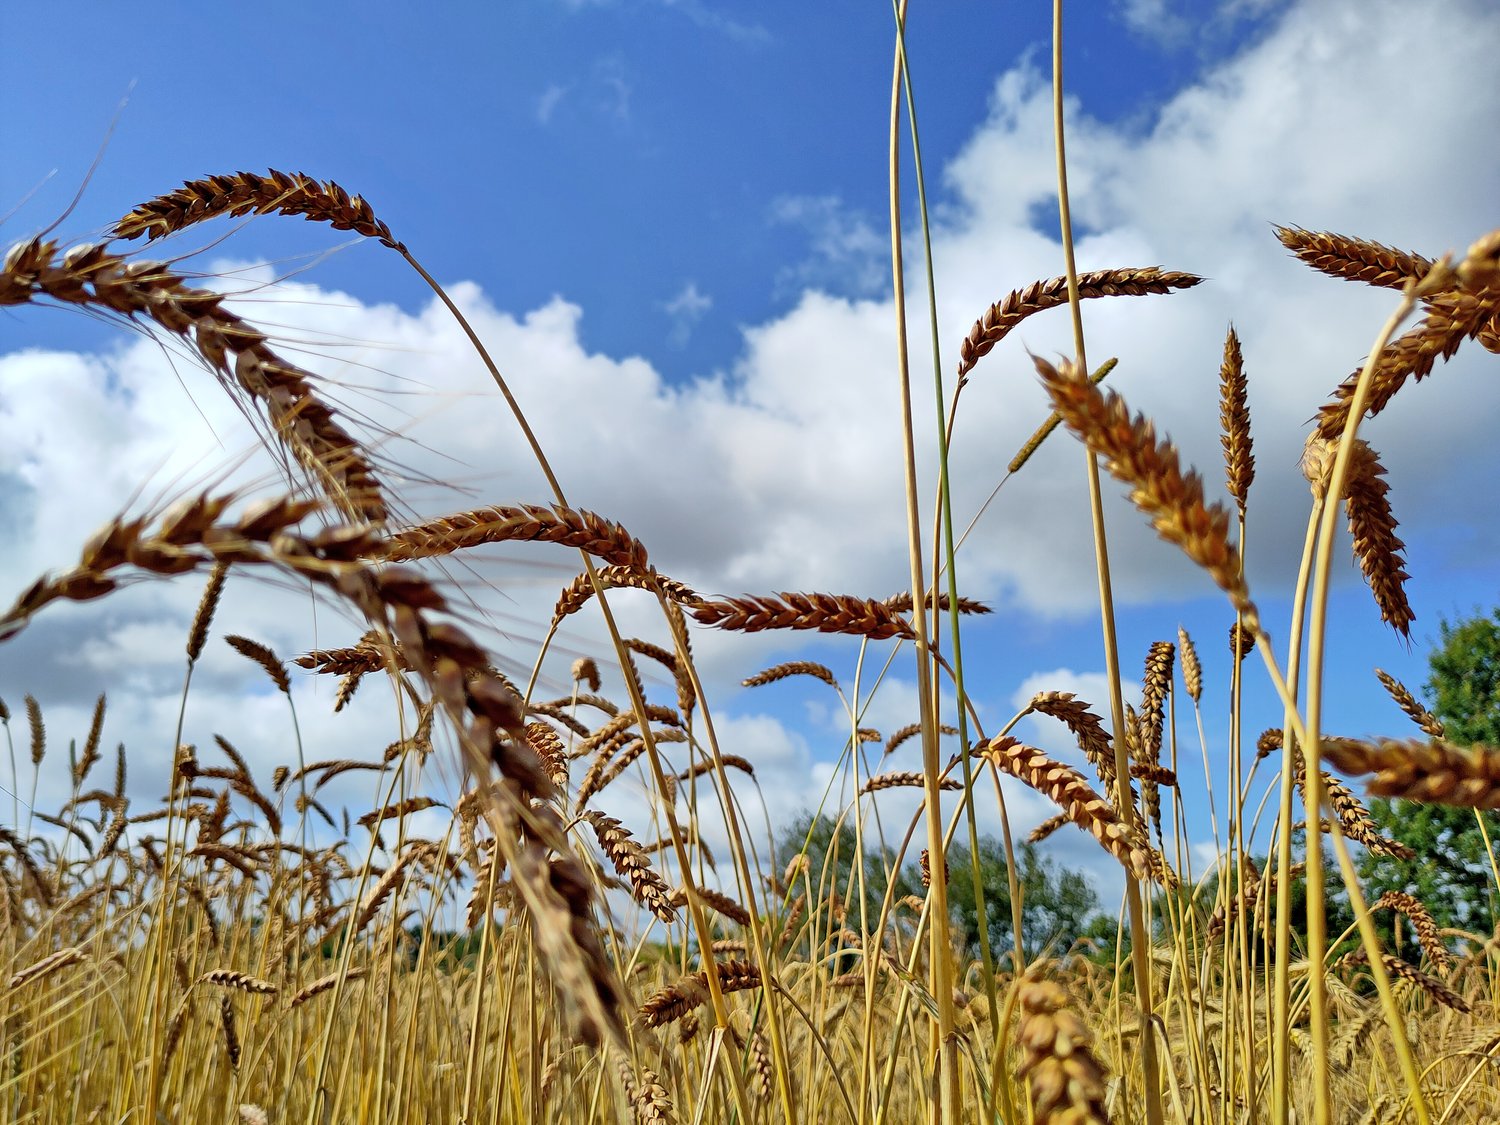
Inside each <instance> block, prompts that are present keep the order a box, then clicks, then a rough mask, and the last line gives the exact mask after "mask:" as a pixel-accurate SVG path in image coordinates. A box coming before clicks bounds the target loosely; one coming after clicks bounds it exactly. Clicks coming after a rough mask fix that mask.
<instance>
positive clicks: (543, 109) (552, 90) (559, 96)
mask: <svg viewBox="0 0 1500 1125" xmlns="http://www.w3.org/2000/svg"><path fill="white" fill-rule="evenodd" d="M570 89H572V87H570V86H565V85H562V84H560V83H557V82H552V83H549V84H548V86H547V88H546V89H545V90H543V91H542V93H541V96H540V97H538V98H537V100H536V119H537V122H538V123H539V124H542V125H547V124H549V123H550V122H551V121H552V115H553V114H554V113H555V112H557V107H558V106H559V105H560V104H562V100H563V98H565V97H567V95H568V91H569V90H570Z"/></svg>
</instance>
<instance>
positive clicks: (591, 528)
mask: <svg viewBox="0 0 1500 1125" xmlns="http://www.w3.org/2000/svg"><path fill="white" fill-rule="evenodd" d="M518 542H527V543H559V544H562V545H563V546H565V547H576V548H578V549H579V550H582V551H587V552H588V553H589V554H591V555H593V556H594V557H596V558H599V559H602V560H604V561H605V562H607V563H611V564H613V565H615V566H621V567H625V568H627V569H629V570H632V571H639V572H646V571H647V570H648V569H649V566H650V564H649V562H648V560H647V558H646V548H645V547H644V546H642V545H641V542H640V541H639V540H638V539H636V538H635V537H634V536H632V535H631V534H630V533H629V532H628V531H626V530H625V529H624V528H623V527H621V526H620V525H619V524H617V523H615V522H613V521H612V520H607V519H604V518H603V517H601V516H597V515H595V514H594V513H593V512H577V511H574V510H573V509H571V508H564V507H561V506H554V507H551V508H548V507H543V506H542V505H540V504H522V505H497V506H494V507H490V508H476V509H474V510H472V511H467V512H458V513H455V514H454V515H451V516H442V517H440V518H438V519H433V520H428V521H427V522H425V523H421V524H417V525H416V526H415V527H409V528H405V529H403V530H401V531H397V532H395V533H394V534H392V535H391V537H390V538H389V539H388V540H387V541H386V543H385V544H384V545H383V546H382V547H381V549H380V551H379V555H380V557H381V558H384V559H388V560H390V561H392V562H404V561H408V560H411V559H425V558H432V557H435V556H441V555H449V554H452V553H453V552H454V551H461V550H466V549H468V548H470V547H478V546H481V545H483V544H485V543H518Z"/></svg>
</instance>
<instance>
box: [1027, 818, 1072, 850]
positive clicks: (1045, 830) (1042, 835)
mask: <svg viewBox="0 0 1500 1125" xmlns="http://www.w3.org/2000/svg"><path fill="white" fill-rule="evenodd" d="M1071 823H1072V820H1071V819H1070V818H1069V817H1068V814H1067V813H1065V812H1060V813H1057V814H1055V815H1053V816H1049V817H1048V818H1047V819H1046V820H1044V821H1042V823H1040V824H1038V825H1037V826H1036V827H1035V828H1033V829H1032V830H1031V831H1030V832H1028V833H1027V834H1026V842H1027V843H1028V844H1040V843H1041V842H1042V841H1043V840H1045V839H1046V838H1047V837H1048V836H1050V835H1052V833H1054V832H1056V831H1057V830H1058V829H1059V828H1061V827H1062V826H1063V825H1064V824H1071Z"/></svg>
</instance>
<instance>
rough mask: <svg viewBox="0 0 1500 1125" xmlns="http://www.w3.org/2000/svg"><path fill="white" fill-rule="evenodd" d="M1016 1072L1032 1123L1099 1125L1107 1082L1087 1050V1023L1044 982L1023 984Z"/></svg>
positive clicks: (1058, 989) (1053, 986)
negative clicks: (1025, 1089) (1031, 1108)
mask: <svg viewBox="0 0 1500 1125" xmlns="http://www.w3.org/2000/svg"><path fill="white" fill-rule="evenodd" d="M1016 987H1017V988H1019V989H1020V990H1021V994H1020V1001H1021V1005H1020V1006H1021V1027H1020V1031H1019V1032H1018V1036H1017V1040H1018V1043H1019V1044H1020V1047H1021V1052H1022V1057H1021V1065H1020V1067H1019V1068H1018V1070H1019V1072H1020V1073H1021V1074H1022V1075H1024V1076H1025V1077H1026V1078H1027V1080H1028V1083H1029V1085H1030V1087H1031V1097H1032V1101H1033V1102H1034V1104H1035V1106H1036V1119H1037V1121H1068V1122H1075V1123H1077V1125H1085V1123H1086V1122H1088V1123H1093V1125H1104V1123H1106V1122H1108V1121H1109V1114H1108V1113H1107V1112H1106V1111H1105V1108H1104V1088H1105V1084H1106V1081H1107V1078H1108V1075H1107V1074H1106V1073H1105V1070H1104V1067H1103V1066H1101V1065H1100V1063H1099V1060H1098V1059H1097V1058H1096V1057H1095V1056H1094V1052H1093V1036H1092V1035H1091V1034H1090V1033H1089V1029H1088V1025H1086V1024H1085V1023H1084V1022H1083V1021H1082V1020H1081V1019H1079V1018H1078V1016H1077V1015H1075V1014H1074V1013H1073V1012H1072V1011H1070V1010H1069V1008H1068V994H1067V992H1066V991H1064V990H1063V988H1062V986H1060V985H1058V984H1055V983H1054V982H1052V981H1049V980H1029V981H1023V982H1022V983H1020V984H1018V985H1017V986H1016Z"/></svg>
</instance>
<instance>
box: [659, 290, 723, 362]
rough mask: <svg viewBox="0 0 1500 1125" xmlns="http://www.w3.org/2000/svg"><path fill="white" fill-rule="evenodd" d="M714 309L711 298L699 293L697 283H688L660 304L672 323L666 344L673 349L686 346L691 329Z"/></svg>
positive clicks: (691, 332)
mask: <svg viewBox="0 0 1500 1125" xmlns="http://www.w3.org/2000/svg"><path fill="white" fill-rule="evenodd" d="M713 307H714V301H713V298H712V297H710V296H709V295H708V294H707V293H702V292H699V290H698V283H697V282H696V281H689V282H688V283H687V284H686V285H684V286H683V287H682V288H681V289H679V290H678V291H677V295H676V296H674V297H672V298H671V299H670V300H667V301H663V302H661V309H662V311H663V312H664V313H666V314H667V317H668V319H669V320H670V321H671V322H672V328H671V330H670V331H669V332H668V333H667V342H668V343H670V344H671V345H672V346H673V347H674V348H681V347H684V346H686V344H687V342H688V338H689V337H690V336H692V334H693V328H694V327H695V326H696V325H697V323H698V322H699V321H700V320H702V319H703V317H704V316H705V315H706V314H707V313H708V310H709V309H711V308H713Z"/></svg>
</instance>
